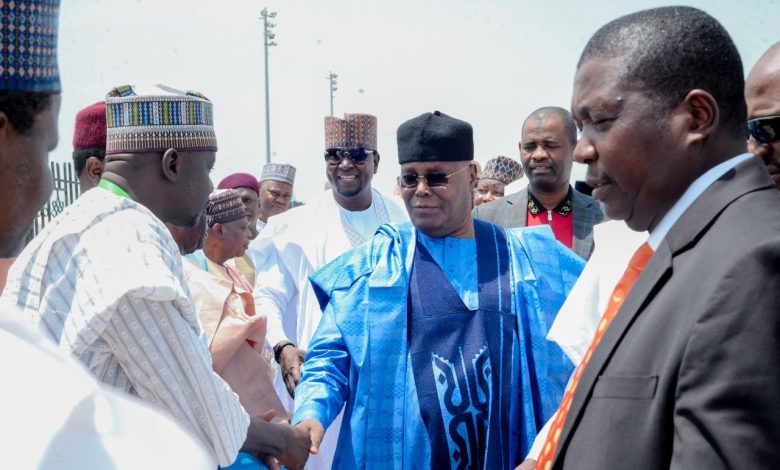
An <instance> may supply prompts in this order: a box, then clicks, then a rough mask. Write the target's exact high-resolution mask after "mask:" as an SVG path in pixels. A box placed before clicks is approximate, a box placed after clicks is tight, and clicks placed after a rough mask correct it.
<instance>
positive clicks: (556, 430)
mask: <svg viewBox="0 0 780 470" xmlns="http://www.w3.org/2000/svg"><path fill="white" fill-rule="evenodd" d="M652 256H653V249H652V248H650V245H648V244H647V243H643V244H642V246H640V247H639V249H638V250H636V253H634V256H632V257H631V261H629V262H628V268H626V271H625V272H624V273H623V277H621V278H620V281H618V283H617V285H616V286H615V290H613V291H612V297H610V299H609V303H608V304H607V309H606V310H605V311H604V315H603V316H602V317H601V322H600V323H599V327H598V329H597V330H596V334H595V335H594V336H593V341H591V343H590V346H589V347H588V351H587V352H586V353H585V357H583V358H582V362H580V365H579V366H578V367H577V370H576V371H575V372H574V378H572V380H571V383H570V384H569V387H568V388H567V389H566V393H564V394H563V400H561V404H560V406H559V407H558V411H557V412H556V413H555V420H554V421H553V424H552V426H551V427H550V433H549V434H547V439H546V440H545V441H544V447H543V448H542V453H541V454H540V455H539V460H538V461H537V462H536V469H537V470H549V469H550V467H552V460H553V456H554V455H555V449H556V448H557V447H558V441H559V439H560V438H561V431H562V430H563V425H564V423H566V416H567V415H568V414H569V408H570V407H571V401H572V398H573V397H574V391H575V390H576V389H577V384H578V383H579V381H580V377H582V371H583V370H585V367H586V366H587V365H588V361H590V356H591V355H593V351H594V350H595V349H596V346H598V345H599V342H600V341H601V338H602V337H603V336H604V333H605V332H606V331H607V328H608V327H609V325H610V323H612V319H613V318H615V314H616V313H617V312H618V310H619V309H620V306H621V305H623V300H624V299H625V298H626V297H627V296H628V293H629V291H631V287H633V286H634V282H636V280H637V279H638V278H639V275H640V274H642V270H643V269H644V268H645V265H647V262H648V261H650V258H651V257H652Z"/></svg>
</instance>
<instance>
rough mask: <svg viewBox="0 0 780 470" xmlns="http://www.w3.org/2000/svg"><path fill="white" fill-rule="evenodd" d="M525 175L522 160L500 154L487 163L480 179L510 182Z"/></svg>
mask: <svg viewBox="0 0 780 470" xmlns="http://www.w3.org/2000/svg"><path fill="white" fill-rule="evenodd" d="M522 177H523V167H522V165H520V162H518V161H517V160H513V159H511V158H509V157H504V156H498V157H496V158H491V159H490V160H488V162H487V163H485V170H484V171H482V174H481V175H480V176H479V179H485V180H496V181H500V182H502V183H504V184H509V183H512V182H514V181H517V180H519V179H520V178H522Z"/></svg>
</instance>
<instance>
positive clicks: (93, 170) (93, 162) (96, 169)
mask: <svg viewBox="0 0 780 470" xmlns="http://www.w3.org/2000/svg"><path fill="white" fill-rule="evenodd" d="M84 172H85V173H86V174H87V177H88V178H89V179H90V181H92V182H94V183H95V184H97V183H98V181H100V177H101V176H102V175H103V160H101V159H99V158H97V157H89V158H87V163H86V165H85V168H84Z"/></svg>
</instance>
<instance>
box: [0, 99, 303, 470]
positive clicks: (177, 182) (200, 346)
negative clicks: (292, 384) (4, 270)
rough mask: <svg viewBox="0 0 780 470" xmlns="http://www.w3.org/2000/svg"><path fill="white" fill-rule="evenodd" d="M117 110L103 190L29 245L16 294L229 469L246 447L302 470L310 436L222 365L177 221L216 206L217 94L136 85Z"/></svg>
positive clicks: (12, 296)
mask: <svg viewBox="0 0 780 470" xmlns="http://www.w3.org/2000/svg"><path fill="white" fill-rule="evenodd" d="M106 109H107V116H106V118H107V119H106V122H107V125H108V129H107V142H106V165H105V172H104V173H103V178H102V179H101V181H100V184H99V185H98V188H95V189H92V190H90V191H87V192H86V193H85V194H84V195H83V196H82V197H80V198H79V199H77V200H76V202H74V203H73V204H72V205H70V206H69V207H68V208H67V209H66V210H65V211H64V212H63V213H61V214H60V215H59V216H58V217H57V218H55V219H54V220H52V222H51V223H50V224H49V225H47V226H46V228H45V229H44V231H43V232H41V233H40V234H39V235H38V236H37V237H36V238H35V239H34V240H33V241H32V242H31V243H30V244H29V245H28V246H27V247H26V248H25V250H24V251H23V252H22V254H21V255H20V256H19V258H17V261H16V262H15V263H14V266H13V268H12V269H11V272H10V273H9V282H8V288H7V289H6V291H5V293H4V295H3V297H4V299H3V300H6V301H9V302H10V303H11V304H12V305H14V306H16V307H17V308H19V309H20V310H21V311H22V312H23V315H25V316H26V318H28V319H30V320H31V321H33V322H35V323H36V324H38V325H40V327H41V328H42V329H44V330H45V331H46V332H48V334H50V335H51V337H52V338H53V339H54V340H55V341H56V342H57V343H58V344H59V346H60V349H61V350H64V351H68V352H69V353H70V354H71V355H72V356H73V357H75V358H77V359H78V360H79V361H81V362H82V363H83V364H84V365H85V366H86V367H87V368H88V369H89V370H90V372H92V374H93V375H94V376H96V377H97V378H98V379H99V380H100V381H102V382H104V383H107V384H109V385H113V386H115V387H117V388H119V389H121V390H123V391H125V392H128V393H131V394H134V395H137V396H138V397H139V398H141V399H142V400H144V401H146V402H148V403H150V404H152V405H153V406H155V407H157V408H158V409H161V410H163V411H164V412H166V413H168V414H169V415H170V416H171V417H173V418H174V419H175V420H176V421H177V422H178V423H179V424H180V425H181V426H182V427H183V428H185V429H187V430H188V431H189V432H190V433H191V434H192V435H193V436H195V437H196V438H197V439H199V440H200V442H201V443H202V445H203V446H204V448H206V449H207V450H208V452H209V453H210V454H211V455H212V457H213V458H214V460H216V461H217V463H218V464H219V465H221V466H223V467H224V466H227V465H230V464H231V463H233V461H234V459H235V458H236V456H237V454H238V451H239V449H243V450H245V451H247V452H250V453H258V454H267V455H271V456H273V457H275V458H278V459H279V460H281V461H282V462H283V463H285V464H286V465H287V466H289V467H294V468H300V467H302V466H303V463H304V462H305V460H306V457H307V453H306V451H307V450H308V438H307V437H305V436H304V435H302V433H298V432H296V431H295V430H294V429H292V428H290V427H289V426H284V425H280V424H271V423H267V422H265V421H263V420H262V419H260V418H258V417H254V416H250V415H249V414H248V413H247V412H246V411H245V410H244V409H243V408H242V406H241V405H240V403H239V401H238V399H237V397H236V396H235V394H234V393H233V392H232V391H231V389H230V387H229V386H228V385H227V384H226V383H225V382H224V381H223V380H222V379H221V378H219V376H217V375H216V374H215V373H214V372H213V371H212V363H211V358H210V356H209V352H208V349H207V345H206V343H205V340H204V337H203V330H202V328H201V326H200V324H199V323H198V318H197V314H196V312H195V308H194V305H193V303H192V299H191V297H190V292H189V289H188V288H187V286H186V284H185V282H184V278H183V274H182V267H181V258H180V255H179V252H180V249H179V247H178V246H177V245H176V243H175V242H174V240H173V238H172V236H171V234H170V233H169V231H168V229H167V228H166V226H165V223H170V224H172V225H175V226H193V225H195V224H196V223H197V222H198V219H199V218H200V217H201V214H202V213H203V209H204V207H205V206H206V204H207V203H208V195H209V193H210V192H211V190H212V184H211V180H210V179H209V172H210V171H211V169H212V168H213V166H214V163H215V158H216V150H217V143H216V136H215V133H214V128H213V118H212V116H213V113H212V106H211V102H210V101H209V100H208V99H207V98H206V97H204V96H203V95H200V94H198V93H196V92H191V91H189V92H183V91H179V90H176V89H173V88H170V87H167V86H162V85H158V86H155V87H151V88H142V87H134V86H122V87H117V88H114V89H113V90H111V92H109V94H108V96H107V97H106ZM142 111H144V112H142Z"/></svg>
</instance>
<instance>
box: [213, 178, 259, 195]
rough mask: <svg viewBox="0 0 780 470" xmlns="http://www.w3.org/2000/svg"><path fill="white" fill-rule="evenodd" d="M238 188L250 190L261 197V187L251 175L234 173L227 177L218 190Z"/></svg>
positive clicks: (218, 186) (220, 183)
mask: <svg viewBox="0 0 780 470" xmlns="http://www.w3.org/2000/svg"><path fill="white" fill-rule="evenodd" d="M238 188H249V189H251V190H252V191H254V192H255V193H257V194H258V195H260V185H259V184H258V183H257V180H256V179H255V177H254V176H252V175H250V174H249V173H233V174H232V175H229V176H226V177H225V178H224V179H223V180H222V181H220V182H219V184H218V185H217V189H238Z"/></svg>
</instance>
